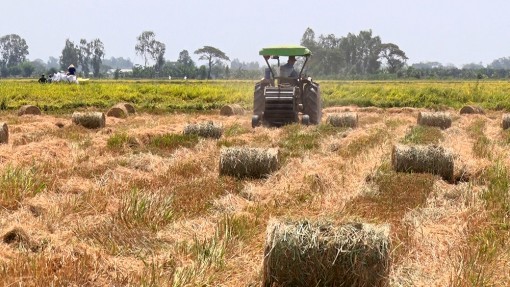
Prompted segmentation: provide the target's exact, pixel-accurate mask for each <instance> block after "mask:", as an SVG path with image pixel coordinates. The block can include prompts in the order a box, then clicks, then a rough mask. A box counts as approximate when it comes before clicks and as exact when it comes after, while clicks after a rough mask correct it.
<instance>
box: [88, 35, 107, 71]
mask: <svg viewBox="0 0 510 287" xmlns="http://www.w3.org/2000/svg"><path fill="white" fill-rule="evenodd" d="M89 45H90V51H91V54H92V58H91V60H90V62H91V64H92V70H93V72H94V77H99V69H100V68H101V63H102V61H103V58H104V45H103V42H101V40H99V39H94V40H93V41H92V42H90V43H89Z"/></svg>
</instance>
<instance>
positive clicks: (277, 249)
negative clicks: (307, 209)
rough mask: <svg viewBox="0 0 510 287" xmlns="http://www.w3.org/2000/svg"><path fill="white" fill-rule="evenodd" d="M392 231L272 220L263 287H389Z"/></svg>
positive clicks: (361, 225)
mask: <svg viewBox="0 0 510 287" xmlns="http://www.w3.org/2000/svg"><path fill="white" fill-rule="evenodd" d="M390 243H391V242H390V238H389V226H388V225H379V226H378V225H372V224H366V223H344V224H342V225H334V224H332V223H330V222H309V221H306V220H304V221H297V222H292V221H278V220H275V219H273V220H270V222H269V224H268V227H267V231H266V243H265V251H264V265H263V269H264V270H263V273H264V275H263V276H264V277H263V285H262V286H264V287H271V286H282V287H283V286H293V287H301V286H302V287H305V286H306V287H308V286H387V284H388V282H387V278H388V273H389V267H390Z"/></svg>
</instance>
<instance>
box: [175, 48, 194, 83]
mask: <svg viewBox="0 0 510 287" xmlns="http://www.w3.org/2000/svg"><path fill="white" fill-rule="evenodd" d="M196 69H197V68H196V66H195V62H193V59H191V56H190V55H189V52H188V50H182V51H181V52H180V53H179V58H178V59H177V71H178V75H177V76H178V77H184V76H187V77H194V76H195V74H196Z"/></svg>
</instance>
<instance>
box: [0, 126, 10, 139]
mask: <svg viewBox="0 0 510 287" xmlns="http://www.w3.org/2000/svg"><path fill="white" fill-rule="evenodd" d="M8 142H9V127H8V126H7V123H2V122H0V144H3V143H8Z"/></svg>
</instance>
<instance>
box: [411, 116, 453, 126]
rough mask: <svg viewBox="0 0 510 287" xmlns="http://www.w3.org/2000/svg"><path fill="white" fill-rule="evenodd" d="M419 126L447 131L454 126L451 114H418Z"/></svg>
mask: <svg viewBox="0 0 510 287" xmlns="http://www.w3.org/2000/svg"><path fill="white" fill-rule="evenodd" d="M418 124H419V125H422V126H431V127H439V128H442V129H447V128H449V127H450V126H451V125H452V118H451V116H450V113H446V112H420V113H419V114H418Z"/></svg>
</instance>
